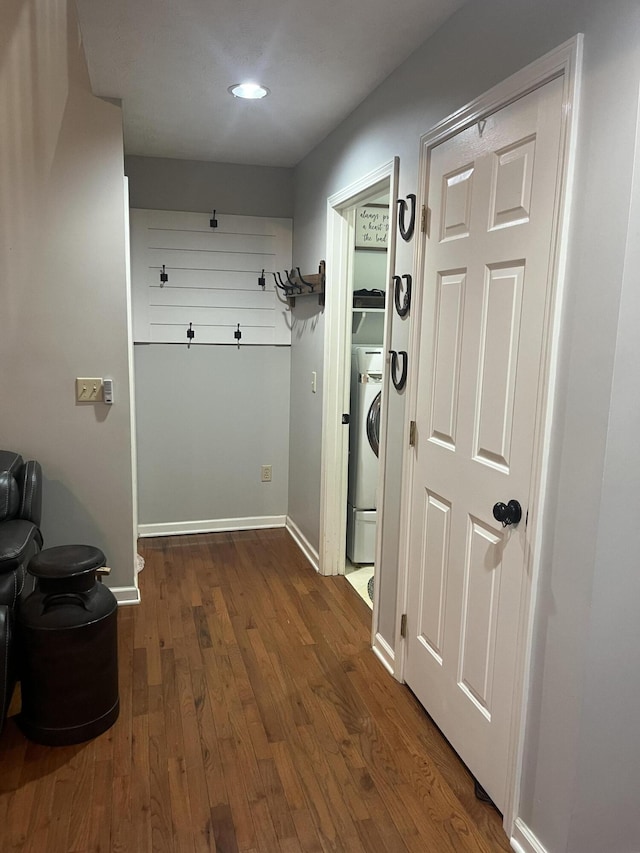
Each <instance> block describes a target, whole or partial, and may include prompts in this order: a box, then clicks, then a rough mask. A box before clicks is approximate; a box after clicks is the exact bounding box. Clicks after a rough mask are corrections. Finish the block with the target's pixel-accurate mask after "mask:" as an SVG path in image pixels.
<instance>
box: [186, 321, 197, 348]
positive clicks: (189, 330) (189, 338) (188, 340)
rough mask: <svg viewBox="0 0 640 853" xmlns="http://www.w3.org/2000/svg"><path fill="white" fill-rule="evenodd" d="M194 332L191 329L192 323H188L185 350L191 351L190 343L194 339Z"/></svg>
mask: <svg viewBox="0 0 640 853" xmlns="http://www.w3.org/2000/svg"><path fill="white" fill-rule="evenodd" d="M195 336H196V332H195V329H194V328H193V323H189V328H188V329H187V349H191V341H192V340H193V339H194V338H195Z"/></svg>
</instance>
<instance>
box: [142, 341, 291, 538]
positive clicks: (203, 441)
mask: <svg viewBox="0 0 640 853" xmlns="http://www.w3.org/2000/svg"><path fill="white" fill-rule="evenodd" d="M289 355H290V349H289V347H271V346H268V347H248V346H245V347H240V349H237V348H236V347H231V346H195V345H193V346H192V347H191V349H187V348H186V346H180V345H175V344H174V345H172V344H138V345H136V347H135V370H136V413H137V432H138V500H139V504H138V514H139V522H140V524H150V523H153V524H157V523H162V522H181V521H198V520H207V519H209V520H210V519H223V518H247V517H257V516H260V517H261V516H273V515H286V513H287V493H288V481H289V441H288V439H289V380H290V377H289V363H290V358H289ZM261 465H272V466H273V479H272V481H271V483H262V482H261V481H260V466H261Z"/></svg>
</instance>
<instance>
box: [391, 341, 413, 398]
mask: <svg viewBox="0 0 640 853" xmlns="http://www.w3.org/2000/svg"><path fill="white" fill-rule="evenodd" d="M389 354H390V355H391V381H392V382H393V387H394V388H395V389H396V391H402V389H403V388H404V386H405V385H406V384H407V369H408V366H409V357H408V355H407V353H406V352H405V351H404V350H400V351H399V352H396V350H394V349H391V350H389ZM398 356H400V358H401V360H402V368H401V370H400V377H399V378H398Z"/></svg>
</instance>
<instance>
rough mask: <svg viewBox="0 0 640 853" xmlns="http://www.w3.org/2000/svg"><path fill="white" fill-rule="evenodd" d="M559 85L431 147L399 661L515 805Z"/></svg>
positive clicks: (466, 756) (483, 776)
mask: <svg viewBox="0 0 640 853" xmlns="http://www.w3.org/2000/svg"><path fill="white" fill-rule="evenodd" d="M574 59H575V57H574ZM541 82H542V81H541ZM531 88H533V87H532V86H530V87H529V90H528V91H530V90H531ZM566 88H567V87H566V80H565V79H563V77H562V76H559V77H558V79H556V80H554V81H553V82H550V83H547V84H546V85H545V86H544V87H542V88H540V89H537V90H536V91H534V92H533V93H531V94H529V95H526V96H525V97H522V98H521V99H519V100H515V101H513V96H512V97H511V98H510V99H509V100H512V101H513V103H510V104H509V105H508V106H506V107H504V108H503V109H502V110H500V111H499V112H494V113H493V114H485V116H484V117H482V116H481V118H480V120H479V121H477V122H474V123H473V124H472V125H471V126H468V127H466V129H462V130H460V131H459V132H458V133H457V135H455V136H453V137H450V138H448V139H445V141H443V142H441V143H440V144H437V145H436V144H434V145H432V146H431V147H430V149H429V151H430V159H429V167H428V172H429V176H428V204H429V207H430V208H431V215H430V234H429V236H428V238H427V241H426V246H425V247H424V257H425V261H424V265H423V266H424V278H423V288H424V293H423V299H422V316H421V319H420V323H419V328H420V339H421V343H422V345H421V346H420V345H417V346H415V347H414V348H413V349H412V353H413V354H414V357H415V355H416V354H417V353H419V359H418V363H417V364H416V368H415V370H416V375H415V376H414V378H413V381H412V396H413V399H414V404H415V419H416V421H417V426H418V430H417V433H418V440H417V447H416V450H415V456H414V459H413V463H412V465H411V474H410V486H409V494H410V504H409V505H408V511H407V510H406V509H405V518H406V519H408V520H409V525H408V528H409V538H408V553H407V558H408V570H407V576H406V589H405V596H404V597H403V600H406V602H407V607H406V612H407V614H408V637H407V641H406V646H405V658H404V669H403V675H404V678H405V680H406V681H407V683H408V684H409V685H410V686H411V688H412V689H413V690H414V692H415V693H416V695H417V696H418V698H419V699H420V700H421V701H422V703H423V704H424V705H425V707H426V708H427V710H428V711H429V712H430V714H431V715H432V716H433V717H434V719H435V721H436V722H437V723H438V725H439V726H440V727H441V728H442V729H443V731H444V733H445V735H446V736H447V737H448V739H449V740H450V741H451V742H452V744H453V746H454V748H456V749H457V751H458V752H459V753H460V755H461V757H462V758H463V760H464V761H465V763H467V764H468V766H469V767H470V769H471V770H472V772H473V773H474V774H475V775H476V776H477V778H478V779H479V781H480V783H481V784H482V785H483V787H485V789H486V790H487V791H488V792H489V794H490V795H491V796H492V798H493V799H494V802H496V804H497V805H498V807H499V808H501V810H505V809H506V808H507V807H508V806H512V805H513V802H512V794H513V791H512V788H513V784H512V778H511V777H512V775H513V774H512V765H513V752H514V733H513V725H512V723H513V720H514V697H515V695H516V692H519V691H517V690H516V685H517V683H518V680H519V678H520V677H521V670H522V655H520V656H519V649H520V647H521V646H522V633H523V624H522V621H523V614H524V613H526V607H525V608H523V600H525V599H526V600H528V598H529V594H530V591H531V571H532V561H531V559H530V558H531V548H532V545H533V544H534V543H533V540H532V538H531V533H532V531H533V529H534V526H533V525H530V527H529V528H528V529H527V525H526V513H527V510H528V508H529V507H531V509H532V510H533V509H534V508H535V501H536V499H537V495H538V492H539V486H540V476H539V470H538V468H539V457H540V447H539V444H540V438H541V430H540V428H539V427H540V424H541V411H542V408H543V407H544V403H545V401H546V396H545V392H548V388H549V383H548V382H546V378H547V376H546V374H547V371H548V368H549V365H550V363H551V360H550V358H549V350H550V348H549V341H550V337H549V332H550V331H551V329H552V326H553V323H552V320H553V314H552V311H551V310H550V306H551V305H552V302H553V284H554V279H555V277H556V276H557V273H558V270H559V266H560V264H559V257H558V252H557V237H558V224H559V210H560V202H561V199H562V197H563V189H564V187H565V184H564V183H563V181H562V180H560V178H562V177H563V175H564V174H565V170H566V165H567V158H566V152H567V140H568V134H567V128H566V122H565V121H564V116H563V111H562V110H563V104H564V103H566ZM525 91H526V90H525ZM498 106H499V104H497V105H496V107H498ZM463 127H464V125H463ZM542 455H544V454H542ZM512 498H516V499H518V500H519V501H520V503H521V504H522V506H523V512H524V517H523V519H522V521H521V522H520V524H519V525H517V526H514V527H509V528H506V529H503V528H502V527H501V525H500V524H498V523H497V522H496V521H495V520H494V519H493V516H492V507H493V504H494V503H496V502H497V501H504V502H505V503H506V502H507V501H508V500H510V499H512ZM525 627H526V626H525ZM517 701H518V699H517V698H515V702H516V705H517ZM516 710H517V708H516ZM516 734H517V733H516ZM506 821H507V817H505V822H506Z"/></svg>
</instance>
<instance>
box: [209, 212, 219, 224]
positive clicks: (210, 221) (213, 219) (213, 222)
mask: <svg viewBox="0 0 640 853" xmlns="http://www.w3.org/2000/svg"><path fill="white" fill-rule="evenodd" d="M209 227H210V228H217V227H218V220H217V219H216V212H215V210H214V211H213V216H212V217H211V219H210V220H209Z"/></svg>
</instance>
